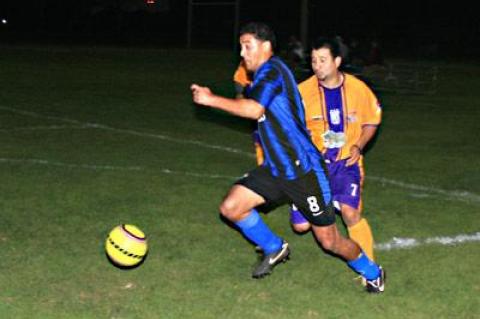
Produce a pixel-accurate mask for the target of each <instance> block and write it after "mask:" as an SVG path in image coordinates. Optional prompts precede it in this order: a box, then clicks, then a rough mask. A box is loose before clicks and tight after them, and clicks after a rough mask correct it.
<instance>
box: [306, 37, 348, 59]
mask: <svg viewBox="0 0 480 319" xmlns="http://www.w3.org/2000/svg"><path fill="white" fill-rule="evenodd" d="M322 48H324V49H329V50H330V53H331V54H332V57H333V58H334V59H335V58H336V57H339V56H341V54H340V45H339V44H338V41H337V40H336V39H332V38H324V37H319V38H316V39H315V40H313V42H312V50H318V49H322Z"/></svg>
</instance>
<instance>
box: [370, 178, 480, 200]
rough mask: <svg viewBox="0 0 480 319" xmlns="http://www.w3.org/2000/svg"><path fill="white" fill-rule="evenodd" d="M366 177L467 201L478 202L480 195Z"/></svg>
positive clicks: (383, 182)
mask: <svg viewBox="0 0 480 319" xmlns="http://www.w3.org/2000/svg"><path fill="white" fill-rule="evenodd" d="M366 179H370V180H374V181H377V182H379V183H381V184H387V185H393V186H397V187H400V188H404V189H410V190H413V191H421V192H427V193H434V194H438V195H442V196H448V197H452V198H455V199H458V200H460V201H469V202H479V203H480V195H477V194H474V193H471V192H467V191H458V190H452V191H447V190H444V189H440V188H434V187H427V186H421V185H416V184H410V183H404V182H400V181H396V180H392V179H388V178H385V177H378V176H368V175H367V176H366Z"/></svg>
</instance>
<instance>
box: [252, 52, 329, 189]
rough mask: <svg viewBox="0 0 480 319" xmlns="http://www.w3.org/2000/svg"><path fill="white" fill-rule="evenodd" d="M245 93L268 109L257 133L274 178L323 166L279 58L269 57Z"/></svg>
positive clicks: (296, 93) (294, 88) (292, 81)
mask: <svg viewBox="0 0 480 319" xmlns="http://www.w3.org/2000/svg"><path fill="white" fill-rule="evenodd" d="M246 94H247V97H248V98H251V99H253V100H255V101H257V102H258V103H260V104H261V105H262V106H263V107H264V108H265V113H264V115H263V116H262V117H261V118H260V119H258V132H259V135H260V141H261V145H262V148H263V152H264V155H265V161H264V163H263V165H266V166H267V167H269V168H270V171H271V172H272V175H273V176H276V177H281V178H285V179H289V180H290V179H295V178H297V177H299V176H303V175H305V174H306V173H308V172H309V171H310V170H311V169H312V168H313V167H315V166H316V167H321V165H320V159H321V154H320V152H319V151H318V150H317V148H316V147H315V145H314V144H313V142H312V141H311V139H310V135H309V133H308V131H307V128H306V122H305V111H304V107H303V103H302V99H301V96H300V93H299V91H298V89H297V83H296V82H295V78H294V77H293V74H292V72H291V71H290V70H289V69H288V67H287V66H286V65H285V64H284V63H283V62H282V61H281V60H280V58H278V57H275V56H274V57H272V58H270V59H269V60H268V61H267V62H265V63H264V64H263V65H262V66H261V67H260V68H259V69H258V70H257V71H256V72H255V74H254V77H253V83H252V84H251V86H250V87H249V88H248V90H247V92H246Z"/></svg>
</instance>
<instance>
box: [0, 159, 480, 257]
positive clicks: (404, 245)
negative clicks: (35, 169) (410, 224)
mask: <svg viewBox="0 0 480 319" xmlns="http://www.w3.org/2000/svg"><path fill="white" fill-rule="evenodd" d="M0 163H8V164H17V163H28V164H36V165H48V166H57V167H63V168H75V169H87V170H94V171H101V170H109V171H115V170H122V171H141V170H144V168H143V167H141V166H114V165H91V164H69V163H62V162H54V161H47V160H42V159H19V158H0ZM160 172H162V173H164V174H175V175H184V176H191V177H198V178H212V179H226V180H231V181H233V180H235V179H236V178H238V177H235V176H227V175H216V174H199V173H195V172H182V171H174V170H171V169H168V168H161V169H160ZM476 241H480V232H477V233H475V234H473V235H468V234H461V235H457V236H454V237H446V236H444V237H431V238H425V239H415V238H400V237H393V238H392V239H391V240H390V241H388V242H385V243H377V244H375V249H376V250H385V251H389V250H397V249H411V248H415V247H419V246H425V245H432V244H439V245H449V246H451V245H457V244H463V243H466V242H476Z"/></svg>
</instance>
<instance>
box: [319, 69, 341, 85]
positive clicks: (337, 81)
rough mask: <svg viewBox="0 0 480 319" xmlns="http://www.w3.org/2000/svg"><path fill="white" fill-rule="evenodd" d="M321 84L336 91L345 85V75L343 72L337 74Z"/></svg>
mask: <svg viewBox="0 0 480 319" xmlns="http://www.w3.org/2000/svg"><path fill="white" fill-rule="evenodd" d="M320 84H321V85H322V86H323V87H326V88H327V89H335V88H338V87H339V86H341V85H342V84H343V74H342V72H336V73H335V74H333V75H332V76H331V77H329V78H326V79H325V80H323V81H320Z"/></svg>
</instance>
